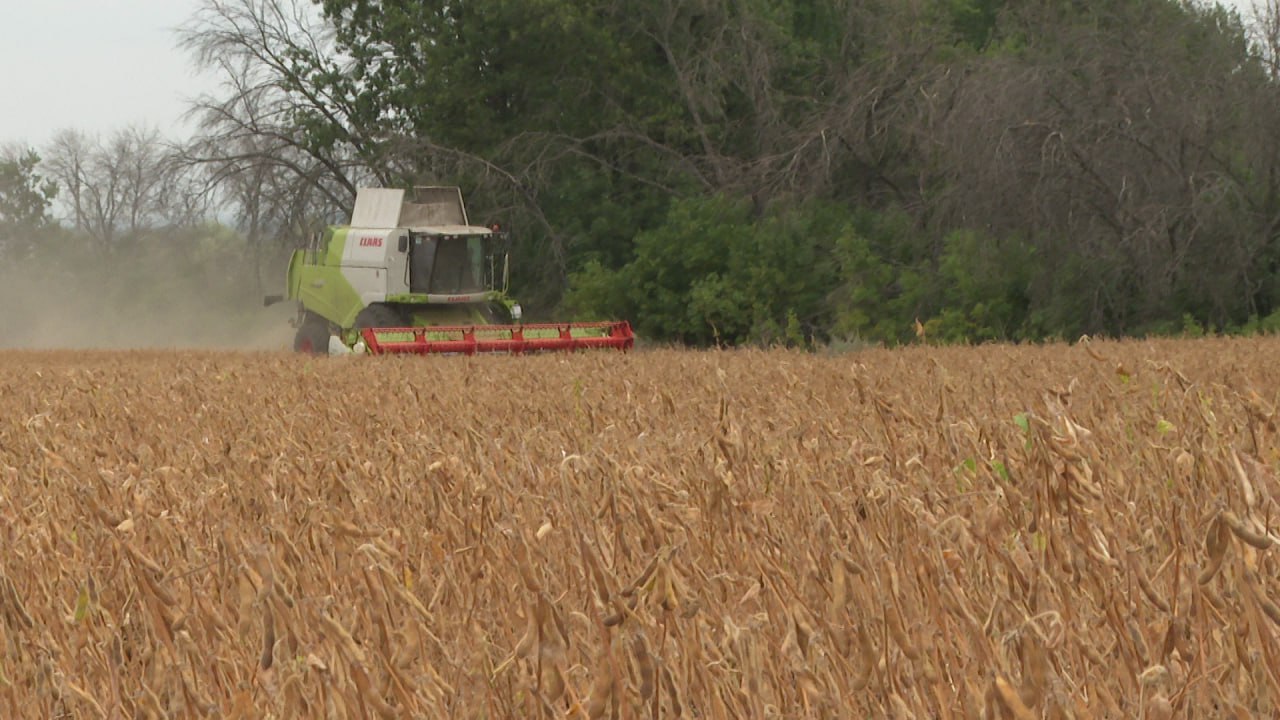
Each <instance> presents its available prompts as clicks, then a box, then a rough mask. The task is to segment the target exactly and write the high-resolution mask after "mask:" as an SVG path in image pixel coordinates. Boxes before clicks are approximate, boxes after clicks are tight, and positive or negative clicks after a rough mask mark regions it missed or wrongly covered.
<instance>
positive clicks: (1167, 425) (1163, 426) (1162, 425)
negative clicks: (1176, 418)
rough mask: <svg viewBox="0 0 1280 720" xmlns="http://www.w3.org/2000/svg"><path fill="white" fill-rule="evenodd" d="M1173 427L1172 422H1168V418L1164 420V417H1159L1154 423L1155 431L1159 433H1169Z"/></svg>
mask: <svg viewBox="0 0 1280 720" xmlns="http://www.w3.org/2000/svg"><path fill="white" fill-rule="evenodd" d="M1173 429H1174V428H1173V423H1171V422H1169V421H1168V420H1165V419H1164V418H1160V421H1159V422H1157V423H1156V432H1158V433H1160V434H1161V435H1165V434H1167V433H1170V432H1172V431H1173Z"/></svg>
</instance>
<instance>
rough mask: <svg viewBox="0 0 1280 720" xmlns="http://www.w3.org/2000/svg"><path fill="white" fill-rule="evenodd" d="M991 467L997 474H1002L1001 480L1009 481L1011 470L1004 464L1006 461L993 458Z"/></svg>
mask: <svg viewBox="0 0 1280 720" xmlns="http://www.w3.org/2000/svg"><path fill="white" fill-rule="evenodd" d="M991 469H992V470H994V471H995V473H996V475H999V476H1000V479H1001V480H1003V481H1005V482H1009V470H1008V468H1006V467H1005V466H1004V463H1002V462H1000V461H999V460H992V461H991Z"/></svg>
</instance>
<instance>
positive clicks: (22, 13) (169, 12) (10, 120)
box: [0, 0, 217, 148]
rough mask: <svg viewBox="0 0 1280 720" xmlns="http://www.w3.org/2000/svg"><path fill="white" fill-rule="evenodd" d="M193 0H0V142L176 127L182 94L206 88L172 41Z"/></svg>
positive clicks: (207, 81)
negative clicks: (133, 126) (133, 127)
mask: <svg viewBox="0 0 1280 720" xmlns="http://www.w3.org/2000/svg"><path fill="white" fill-rule="evenodd" d="M199 6H200V0H0V37H3V38H4V41H3V42H0V145H3V144H7V143H10V142H20V143H25V144H27V145H32V146H35V147H37V148H38V147H40V146H42V145H44V144H45V143H46V142H47V141H48V140H49V139H50V138H51V137H52V136H53V134H54V133H56V132H57V131H58V130H62V129H65V128H75V129H78V130H83V131H86V132H89V133H102V134H107V133H110V132H112V131H113V130H117V129H119V128H123V127H125V126H127V125H131V124H136V125H142V126H148V127H155V128H158V129H159V130H160V131H161V133H163V134H165V135H166V136H185V135H186V134H188V131H187V129H186V127H185V126H184V125H183V124H182V123H181V122H180V118H181V116H182V114H183V112H184V111H185V110H186V107H187V102H186V100H187V99H189V98H194V97H196V96H198V95H200V93H201V92H208V91H211V90H213V89H214V88H215V86H216V82H217V81H216V79H215V78H213V77H212V76H208V75H205V76H200V75H197V74H196V73H195V70H194V67H193V65H192V63H191V62H190V60H189V59H188V57H187V54H186V53H185V52H184V51H182V50H180V49H178V47H177V42H178V38H177V34H176V32H175V30H176V29H177V28H178V26H179V25H181V24H183V23H184V22H185V21H186V20H187V19H188V18H189V17H190V16H191V14H192V13H193V12H194V11H195V9H196V8H197V7H199Z"/></svg>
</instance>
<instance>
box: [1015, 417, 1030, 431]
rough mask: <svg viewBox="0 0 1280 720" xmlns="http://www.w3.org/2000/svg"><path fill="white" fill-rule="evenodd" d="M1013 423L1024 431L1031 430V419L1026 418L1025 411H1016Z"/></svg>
mask: <svg viewBox="0 0 1280 720" xmlns="http://www.w3.org/2000/svg"><path fill="white" fill-rule="evenodd" d="M1013 424H1015V425H1017V426H1018V427H1020V428H1022V432H1025V433H1029V432H1031V421H1030V420H1028V419H1027V414H1026V413H1018V414H1017V415H1014V416H1013Z"/></svg>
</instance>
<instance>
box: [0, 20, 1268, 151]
mask: <svg viewBox="0 0 1280 720" xmlns="http://www.w3.org/2000/svg"><path fill="white" fill-rule="evenodd" d="M1225 2H1226V3H1227V4H1234V5H1236V6H1237V7H1241V8H1244V9H1245V10H1246V11H1247V9H1248V8H1249V7H1251V6H1252V0H1225ZM200 4H201V0H0V38H3V42H0V145H5V144H8V143H11V142H19V143H25V144H27V145H32V146H35V147H37V148H39V147H41V146H43V145H44V144H45V143H47V142H48V141H49V139H50V138H51V137H52V136H53V134H54V133H56V132H57V131H58V130H62V129H65V128H75V129H78V130H82V131H85V132H88V133H99V134H108V133H110V132H112V131H114V130H117V129H120V128H123V127H125V126H127V125H130V124H135V125H143V126H147V127H155V128H157V129H159V130H160V132H161V133H162V134H164V135H166V136H168V137H172V138H175V139H176V138H181V137H185V136H186V135H187V134H189V132H190V130H189V128H188V127H187V126H186V125H184V124H183V123H182V122H181V120H180V118H181V116H182V114H183V112H184V111H185V110H186V108H187V105H188V103H187V101H188V100H189V99H191V98H194V97H196V96H198V95H199V94H200V93H201V92H209V91H212V90H214V89H215V87H216V83H217V80H216V78H214V77H211V76H208V75H198V74H196V73H195V71H194V69H193V67H192V65H191V62H190V60H189V58H188V57H187V55H186V53H184V52H183V51H181V50H179V49H178V47H177V35H176V33H175V30H176V29H177V28H178V26H180V25H181V24H183V23H184V22H185V21H186V20H187V19H188V18H189V17H190V16H191V14H192V13H193V12H194V11H195V9H196V8H198V7H199V6H200ZM1246 14H1247V13H1246Z"/></svg>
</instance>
